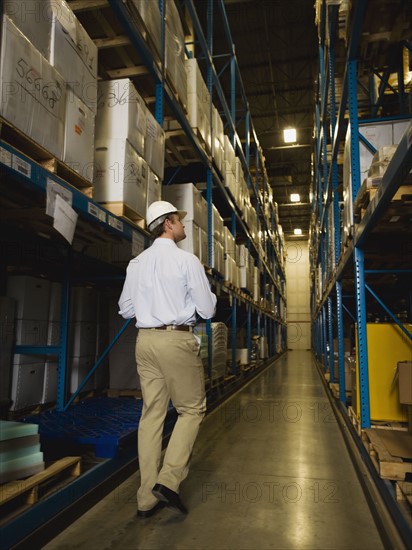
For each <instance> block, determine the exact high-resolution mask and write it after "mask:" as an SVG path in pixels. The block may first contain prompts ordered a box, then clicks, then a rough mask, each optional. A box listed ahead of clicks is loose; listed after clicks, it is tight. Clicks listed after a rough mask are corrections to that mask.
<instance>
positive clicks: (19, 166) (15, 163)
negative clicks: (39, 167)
mask: <svg viewBox="0 0 412 550" xmlns="http://www.w3.org/2000/svg"><path fill="white" fill-rule="evenodd" d="M11 167H12V168H13V170H16V172H19V173H20V174H23V176H26V178H30V177H31V166H30V164H29V163H28V162H26V161H25V160H23V159H22V158H20V157H18V156H17V155H12V161H11Z"/></svg>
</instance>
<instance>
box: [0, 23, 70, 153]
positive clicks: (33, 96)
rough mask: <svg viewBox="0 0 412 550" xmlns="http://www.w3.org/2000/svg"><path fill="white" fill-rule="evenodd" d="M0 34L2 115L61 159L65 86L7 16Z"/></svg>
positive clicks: (58, 75)
mask: <svg viewBox="0 0 412 550" xmlns="http://www.w3.org/2000/svg"><path fill="white" fill-rule="evenodd" d="M1 34H2V36H1V64H0V97H1V103H0V114H1V115H2V116H3V117H4V118H5V119H6V120H8V121H9V122H11V123H12V124H13V125H14V126H16V127H17V128H19V129H20V130H21V131H22V132H24V133H25V134H27V135H28V136H30V137H31V138H33V139H34V141H36V142H37V143H39V144H40V145H42V146H43V147H44V148H45V149H47V150H48V151H50V153H52V154H53V155H55V156H56V157H58V158H59V159H61V158H62V155H63V142H64V119H65V116H64V115H65V109H66V83H65V81H64V80H63V78H62V77H61V76H60V74H59V73H58V72H57V71H56V70H55V69H54V68H53V67H52V66H51V65H50V63H48V62H47V61H46V60H45V59H44V57H42V55H41V54H40V53H39V51H38V50H36V48H35V47H34V46H33V45H32V44H31V43H30V42H29V41H28V40H27V38H26V37H25V36H23V34H22V33H21V32H20V31H19V30H18V29H17V27H16V26H15V25H14V24H13V23H12V21H11V20H10V19H9V18H8V17H6V16H4V17H3V20H2V33H1Z"/></svg>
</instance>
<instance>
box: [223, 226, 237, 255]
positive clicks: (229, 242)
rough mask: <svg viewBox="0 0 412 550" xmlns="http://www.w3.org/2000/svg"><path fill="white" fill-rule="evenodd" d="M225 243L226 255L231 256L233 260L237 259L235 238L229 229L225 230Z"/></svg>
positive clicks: (225, 228)
mask: <svg viewBox="0 0 412 550" xmlns="http://www.w3.org/2000/svg"><path fill="white" fill-rule="evenodd" d="M223 242H224V248H225V253H226V254H230V256H232V258H233V259H235V257H236V242H235V237H234V236H233V235H232V232H231V231H230V229H229V228H228V227H226V226H225V227H224V228H223Z"/></svg>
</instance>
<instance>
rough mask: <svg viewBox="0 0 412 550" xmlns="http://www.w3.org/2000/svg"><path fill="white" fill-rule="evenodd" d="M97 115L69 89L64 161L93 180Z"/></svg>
mask: <svg viewBox="0 0 412 550" xmlns="http://www.w3.org/2000/svg"><path fill="white" fill-rule="evenodd" d="M94 125H95V116H94V114H93V112H92V111H91V110H90V109H89V108H88V107H87V105H86V104H85V103H83V101H82V100H81V99H80V98H78V97H77V96H75V95H74V94H73V92H72V91H71V90H67V101H66V119H65V125H64V151H63V162H65V163H66V164H67V165H68V166H70V167H71V168H72V169H73V170H75V171H76V172H78V173H79V174H80V175H81V176H83V177H84V178H86V179H88V180H89V181H93V169H94Z"/></svg>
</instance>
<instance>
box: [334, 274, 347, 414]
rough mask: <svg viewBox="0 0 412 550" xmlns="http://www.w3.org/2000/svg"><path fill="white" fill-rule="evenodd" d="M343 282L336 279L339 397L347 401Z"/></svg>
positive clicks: (342, 400) (343, 401) (344, 401)
mask: <svg viewBox="0 0 412 550" xmlns="http://www.w3.org/2000/svg"><path fill="white" fill-rule="evenodd" d="M342 305H343V303H342V283H341V281H336V318H337V328H338V370H339V399H340V401H341V402H342V403H346V380H345V348H344V334H343V313H342Z"/></svg>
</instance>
